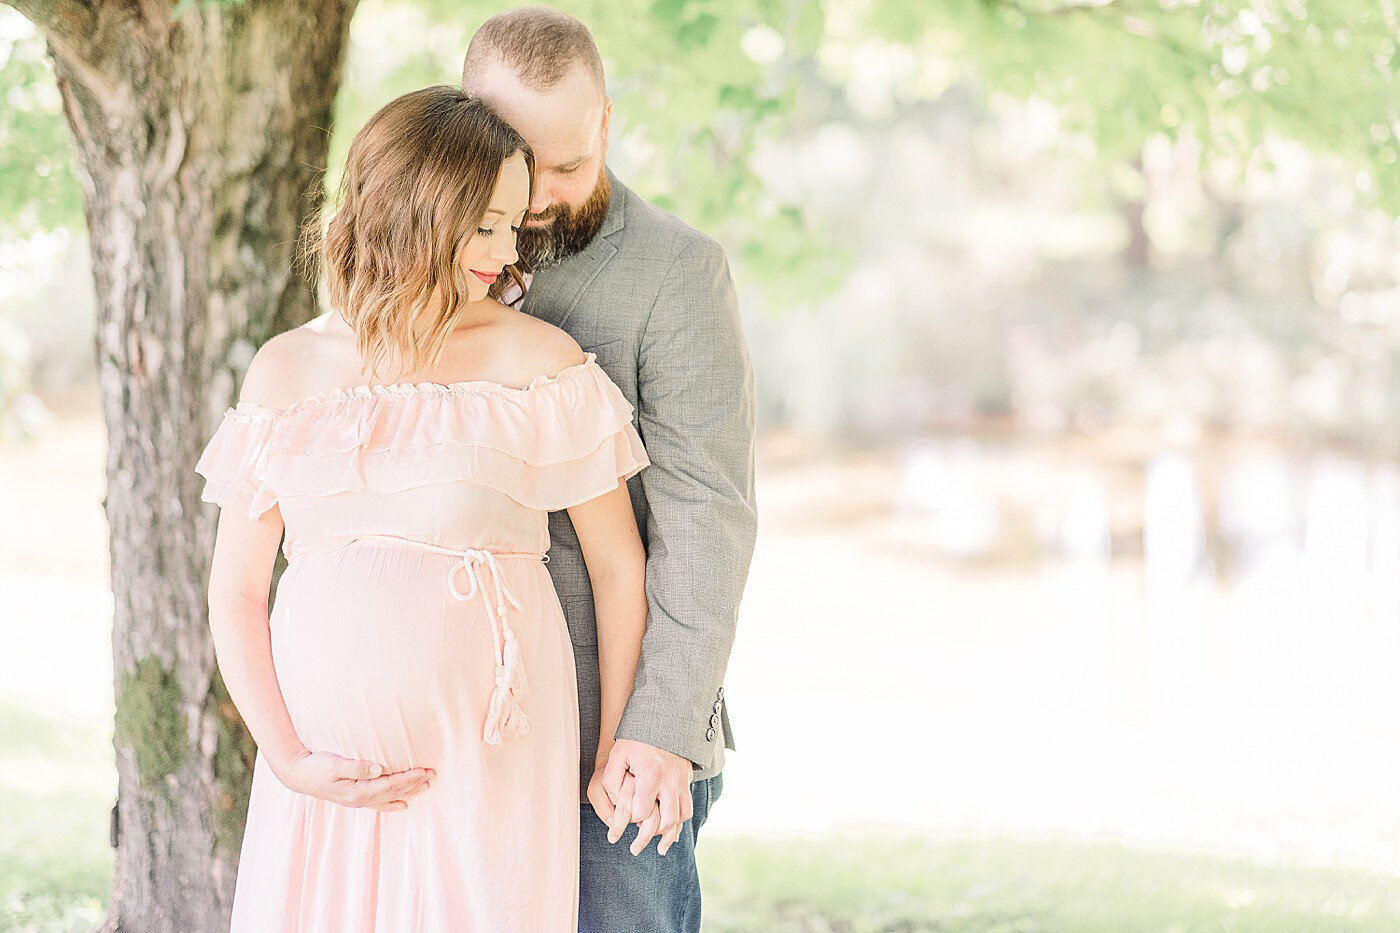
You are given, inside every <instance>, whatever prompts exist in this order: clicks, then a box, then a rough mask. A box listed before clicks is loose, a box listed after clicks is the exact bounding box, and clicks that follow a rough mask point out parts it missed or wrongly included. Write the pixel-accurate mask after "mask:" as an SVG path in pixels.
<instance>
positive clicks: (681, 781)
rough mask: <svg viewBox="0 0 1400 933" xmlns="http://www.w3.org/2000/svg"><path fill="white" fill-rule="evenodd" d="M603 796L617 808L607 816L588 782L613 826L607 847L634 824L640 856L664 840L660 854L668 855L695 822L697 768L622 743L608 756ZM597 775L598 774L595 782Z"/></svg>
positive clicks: (647, 748) (649, 748) (650, 748)
mask: <svg viewBox="0 0 1400 933" xmlns="http://www.w3.org/2000/svg"><path fill="white" fill-rule="evenodd" d="M602 771H603V773H602V780H601V781H599V782H598V783H599V784H600V785H601V791H602V793H601V796H602V797H603V798H604V799H605V801H606V802H607V803H609V804H611V806H612V813H610V814H605V813H604V810H603V809H600V808H599V807H598V804H597V802H596V801H593V782H592V781H590V782H589V799H590V801H591V802H593V805H594V809H596V810H598V815H599V816H600V817H602V818H603V822H605V823H607V824H608V842H612V843H615V842H617V840H619V839H621V838H622V833H623V831H624V830H625V829H626V828H627V824H628V823H629V822H631V823H636V824H637V825H638V829H637V838H636V839H635V840H634V841H633V842H632V847H631V851H632V854H633V855H640V854H641V853H642V851H643V850H644V849H646V847H647V846H648V845H649V844H650V843H651V840H652V837H653V836H657V835H659V836H660V837H661V838H660V840H659V841H658V842H657V845H656V851H657V854H658V855H665V854H666V851H667V850H668V849H669V848H671V845H672V844H673V843H674V842H676V840H678V839H679V838H680V835H681V828H682V826H683V825H684V824H685V821H686V820H688V819H690V818H691V815H692V811H693V807H694V805H693V803H692V802H691V798H690V776H691V774H693V773H694V768H693V766H692V765H691V763H690V761H689V759H686V758H682V757H681V756H680V755H676V754H673V753H671V752H668V751H666V750H665V749H662V748H657V747H656V746H654V745H647V744H646V743H644V742H635V741H632V740H630V739H618V740H616V741H615V742H614V743H613V747H612V749H611V751H610V752H609V754H608V761H607V764H606V766H604V767H603V769H602ZM597 777H598V775H597V773H596V772H595V774H594V778H595V780H596V779H597Z"/></svg>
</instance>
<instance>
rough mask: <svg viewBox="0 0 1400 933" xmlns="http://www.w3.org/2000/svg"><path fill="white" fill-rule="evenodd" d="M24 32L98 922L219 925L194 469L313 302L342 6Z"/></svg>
mask: <svg viewBox="0 0 1400 933" xmlns="http://www.w3.org/2000/svg"><path fill="white" fill-rule="evenodd" d="M12 2H13V4H14V6H16V7H17V8H18V9H19V10H20V11H21V12H23V13H25V14H26V15H27V16H29V18H30V19H32V20H33V21H34V22H35V23H36V25H38V26H39V28H40V29H42V30H43V31H44V33H45V35H46V37H47V38H48V41H49V50H50V54H51V55H52V57H53V60H54V66H55V71H56V72H57V75H58V82H59V89H60V91H61V93H62V96H63V102H64V109H65V111H66V113H67V117H68V121H69V124H70V126H71V128H72V130H73V136H74V139H75V141H76V144H77V150H78V156H79V163H80V166H81V169H82V174H83V176H84V178H83V183H84V187H85V196H86V210H87V220H88V228H89V233H90V236H91V244H92V259H93V261H92V268H93V278H94V281H95V285H96V290H97V308H98V325H97V341H96V343H97V346H96V349H97V355H98V370H99V374H100V377H99V378H100V382H101V392H102V404H103V413H104V418H105V420H106V424H107V435H108V455H107V499H106V509H107V518H108V521H109V524H110V527H111V557H112V562H111V563H112V590H113V595H114V601H115V606H116V612H115V617H114V619H113V627H112V651H113V661H114V669H115V680H116V710H117V715H116V740H115V745H116V758H117V771H118V775H119V782H120V783H119V791H118V799H117V807H116V809H115V810H114V812H113V842H114V845H115V846H116V850H117V851H116V872H115V876H114V878H113V883H112V889H111V899H110V905H109V914H108V919H107V923H106V925H105V927H104V929H106V930H114V931H115V930H126V931H140V933H156V931H172V933H173V931H179V933H191V931H206V930H207V931H214V930H227V929H228V917H229V907H230V904H231V901H232V895H233V882H234V878H235V875H236V873H237V862H238V850H239V844H240V842H241V839H242V833H243V825H244V818H245V815H246V809H247V799H248V786H249V781H250V777H251V774H250V771H251V766H252V755H253V747H252V743H251V741H250V739H249V738H248V735H247V731H246V730H245V729H244V727H243V724H242V722H241V720H240V719H239V717H238V714H237V711H236V710H235V708H234V707H233V704H232V703H231V702H230V701H229V698H228V694H227V692H226V690H225V689H224V686H223V682H222V680H221V679H220V677H219V675H218V672H217V671H216V669H215V665H214V649H213V642H212V639H211V637H210V633H209V628H208V619H207V604H206V583H207V581H208V570H209V558H210V554H211V551H212V547H213V534H214V521H215V509H214V508H213V507H212V506H204V505H203V504H201V502H200V501H199V491H200V486H201V481H200V479H199V477H198V476H196V475H195V474H194V473H193V472H192V467H193V465H194V462H195V460H196V458H197V456H198V454H199V452H200V450H201V449H202V448H203V446H204V444H205V443H206V442H207V440H208V438H209V435H210V432H211V430H212V428H213V427H214V424H215V422H216V421H217V419H218V417H219V415H220V414H222V412H223V410H224V408H225V407H227V406H228V405H230V404H232V403H233V402H234V399H235V390H236V386H237V385H238V384H239V383H240V382H241V377H242V374H243V371H244V369H245V368H246V366H247V364H248V361H249V359H250V358H251V357H252V354H253V352H254V350H255V349H256V348H257V347H258V346H259V345H260V344H261V343H262V342H263V341H264V340H266V339H267V338H268V337H269V336H271V335H272V334H274V333H276V332H278V331H281V330H283V329H285V328H287V327H290V326H293V325H296V324H300V323H302V322H304V321H305V320H307V319H308V318H309V317H311V316H312V315H313V314H314V311H315V291H314V288H313V287H312V286H311V285H310V284H308V283H307V282H306V281H304V279H303V278H302V277H301V276H300V275H298V274H297V273H296V271H295V269H294V263H293V259H294V250H295V245H296V240H297V231H298V227H299V225H300V222H301V221H302V220H303V218H305V217H306V216H307V213H308V211H309V210H310V209H312V208H313V207H314V206H316V205H317V204H318V203H319V201H320V195H321V185H320V172H321V170H322V169H323V168H324V165H325V159H326V150H327V144H328V140H329V128H330V125H331V113H332V104H333V102H334V99H335V94H336V90H337V88H338V87H339V83H340V71H341V61H342V57H343V53H344V48H345V45H346V42H347V37H348V25H349V21H350V17H351V14H352V13H353V10H354V6H355V0H303V2H297V3H289V2H279V0H244V2H241V3H239V2H232V3H230V2H228V0H224V2H222V3H205V4H199V3H190V2H186V3H181V4H176V3H175V2H174V0H163V2H157V0H87V2H82V0H12Z"/></svg>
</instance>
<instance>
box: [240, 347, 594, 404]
mask: <svg viewBox="0 0 1400 933" xmlns="http://www.w3.org/2000/svg"><path fill="white" fill-rule="evenodd" d="M597 358H598V355H597V354H596V353H591V352H586V353H584V360H583V362H581V363H574V364H572V365H569V366H565V367H564V368H563V369H561V370H559V371H558V372H557V373H553V374H550V373H544V374H541V375H538V376H536V377H535V378H534V379H531V380H530V382H529V383H528V384H527V385H523V386H511V385H506V384H505V383H503V382H493V381H492V380H490V379H463V380H460V381H457V382H384V383H378V384H376V385H358V386H345V387H343V388H339V389H327V390H326V391H324V392H317V393H316V394H315V395H310V396H307V397H306V398H304V399H302V400H301V401H299V402H295V403H293V404H291V405H288V406H287V407H286V408H270V407H268V406H266V405H259V404H258V403H257V402H246V401H241V402H238V403H237V404H236V405H234V406H233V408H232V409H231V411H233V412H234V413H235V414H239V415H253V416H256V417H264V418H272V417H284V416H287V415H292V414H296V413H298V412H302V411H307V410H312V409H316V408H320V407H322V406H325V405H329V404H335V403H339V402H346V401H350V400H352V399H359V398H421V397H424V396H429V397H431V396H444V395H466V394H480V393H499V394H505V395H519V394H523V393H529V392H533V391H534V390H536V389H539V388H543V387H544V386H549V385H556V384H558V383H564V382H568V381H570V380H573V379H577V378H580V377H582V376H585V375H588V374H589V370H590V369H592V368H594V367H596V366H597Z"/></svg>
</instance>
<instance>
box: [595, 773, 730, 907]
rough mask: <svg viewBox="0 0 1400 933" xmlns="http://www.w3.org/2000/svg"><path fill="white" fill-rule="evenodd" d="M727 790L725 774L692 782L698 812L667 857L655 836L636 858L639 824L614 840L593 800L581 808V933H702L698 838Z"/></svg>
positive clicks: (630, 827)
mask: <svg viewBox="0 0 1400 933" xmlns="http://www.w3.org/2000/svg"><path fill="white" fill-rule="evenodd" d="M723 788H724V775H723V774H716V775H715V776H714V777H712V778H709V779H707V780H704V781H696V782H694V783H693V784H691V785H690V797H691V801H692V802H693V804H694V807H695V812H694V815H693V816H692V817H691V819H689V820H687V821H686V823H685V826H684V827H682V828H681V835H680V838H679V839H678V840H676V841H675V842H674V843H672V844H671V848H669V849H667V850H666V854H665V855H657V854H656V839H652V840H651V842H650V843H648V844H647V847H646V849H645V850H643V852H642V854H641V855H636V856H634V855H633V854H632V852H631V848H630V847H631V845H632V842H633V840H635V839H636V838H637V827H636V826H635V825H633V826H628V827H627V830H626V831H625V832H624V833H623V834H622V838H621V839H619V840H618V841H617V842H615V843H609V842H608V824H606V823H604V822H603V821H602V820H601V819H599V818H598V813H597V811H595V810H594V809H593V805H592V804H591V803H585V804H583V805H581V806H580V808H579V810H580V818H581V820H582V823H581V824H580V827H579V905H578V928H579V933H699V931H700V875H699V873H698V872H697V871H696V869H695V838H696V836H697V835H699V833H700V827H701V826H704V825H705V818H706V817H707V816H709V814H710V807H711V805H713V804H714V802H715V801H716V800H718V799H719V795H720V791H721V790H723Z"/></svg>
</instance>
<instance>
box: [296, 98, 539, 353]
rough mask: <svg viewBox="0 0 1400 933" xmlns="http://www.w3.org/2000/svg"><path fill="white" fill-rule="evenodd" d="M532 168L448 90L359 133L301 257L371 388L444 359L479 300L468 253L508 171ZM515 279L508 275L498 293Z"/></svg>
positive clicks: (494, 121) (401, 104)
mask: <svg viewBox="0 0 1400 933" xmlns="http://www.w3.org/2000/svg"><path fill="white" fill-rule="evenodd" d="M517 152H519V153H522V154H523V155H524V156H525V164H526V166H527V168H528V169H529V172H530V187H531V188H533V187H534V184H535V159H534V154H533V153H531V151H530V147H529V146H528V145H526V143H525V140H524V139H522V138H521V137H520V134H519V133H517V132H516V131H515V130H513V129H512V128H511V127H510V126H509V125H508V124H507V123H506V122H505V121H503V120H502V119H501V118H500V117H498V116H496V115H495V114H494V113H492V112H491V111H490V110H489V109H487V107H486V105H485V104H483V103H482V102H481V101H480V100H478V99H476V98H474V97H470V96H468V95H467V94H464V93H463V92H462V91H461V90H460V89H458V88H455V87H448V86H446V85H439V86H434V87H427V88H423V89H422V90H420V91H413V92H412V93H409V94H404V95H403V96H402V97H398V98H395V99H394V100H392V101H390V102H389V103H388V104H386V105H385V106H384V107H383V108H382V109H380V110H379V112H377V113H376V114H375V115H374V116H372V117H370V118H369V122H367V123H366V124H365V125H364V127H363V128H362V129H361V130H360V131H359V132H358V133H357V134H355V140H354V142H352V143H351V144H350V153H349V155H348V156H347V158H346V160H345V173H344V175H343V176H342V178H341V182H340V190H339V192H338V194H337V196H336V200H335V202H334V204H332V205H328V206H327V207H326V209H325V211H324V212H323V213H321V214H318V215H317V216H315V217H312V218H311V219H310V220H308V221H307V223H306V226H305V228H304V229H303V231H302V249H301V256H302V261H303V263H304V264H305V267H306V268H307V269H308V270H310V271H312V272H313V273H314V272H315V271H316V270H317V269H318V268H319V269H320V270H321V271H323V272H324V274H325V277H326V287H327V290H328V292H329V296H330V301H331V305H332V307H335V308H337V309H339V310H340V312H341V314H342V315H344V317H345V319H346V321H348V322H349V323H350V326H351V328H353V329H354V331H355V335H356V338H357V339H356V345H357V347H358V348H359V351H360V358H361V359H362V360H363V361H364V366H365V369H366V371H367V372H368V374H369V375H370V378H371V379H377V378H378V374H379V373H380V372H385V373H394V374H395V375H396V376H401V375H403V374H406V373H411V372H422V371H424V370H426V369H428V368H430V367H431V366H433V365H434V364H435V363H436V362H437V360H438V358H439V357H440V356H441V354H442V348H443V345H444V344H445V343H446V341H447V335H448V334H449V333H450V332H451V330H452V327H453V322H454V320H455V319H456V317H457V314H458V312H459V311H460V310H461V308H462V306H463V305H464V304H466V303H467V302H468V301H470V299H469V298H468V292H467V281H468V280H467V275H469V274H470V272H469V271H468V270H466V269H464V268H463V266H462V263H461V262H460V256H461V251H462V248H463V247H464V246H466V244H467V241H468V240H469V239H471V238H472V236H473V235H475V233H476V230H477V227H478V226H479V225H480V224H481V221H482V218H483V217H484V216H485V214H486V209H487V208H488V207H489V206H490V204H491V195H492V194H493V193H494V192H495V189H496V182H497V179H498V178H499V176H500V172H501V166H502V165H504V164H505V162H506V160H507V159H509V158H510V157H511V156H513V155H515V154H516V153H517ZM511 281H514V282H515V283H516V284H518V285H520V286H521V287H522V288H523V287H524V283H523V282H522V281H521V278H520V273H519V272H518V271H517V270H516V269H515V268H514V267H513V266H507V267H506V272H505V273H503V274H502V275H501V277H500V278H499V279H497V281H496V283H495V284H493V285H492V286H491V291H490V294H491V296H492V297H496V296H498V295H499V294H500V293H501V291H503V290H504V289H505V287H506V286H507V285H509V284H510V282H511Z"/></svg>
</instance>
